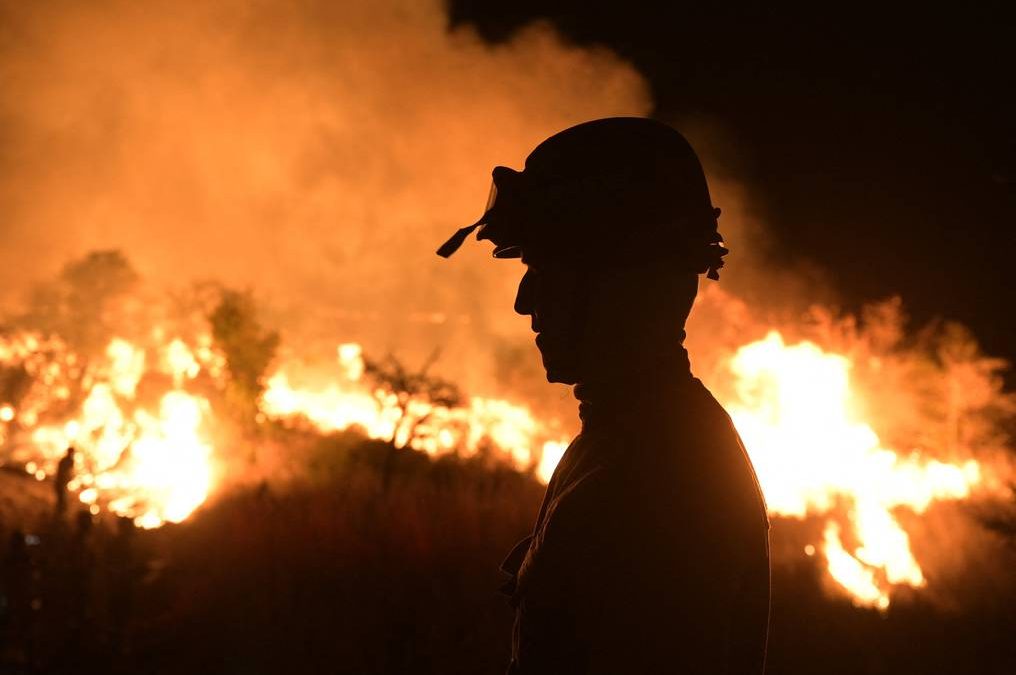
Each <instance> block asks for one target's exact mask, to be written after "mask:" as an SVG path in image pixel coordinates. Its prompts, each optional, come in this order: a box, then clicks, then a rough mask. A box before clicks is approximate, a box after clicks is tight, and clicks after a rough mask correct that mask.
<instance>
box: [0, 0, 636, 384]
mask: <svg viewBox="0 0 1016 675" xmlns="http://www.w3.org/2000/svg"><path fill="white" fill-rule="evenodd" d="M0 26H3V28H2V29H0V30H2V33H0V116H2V119H3V123H2V127H0V128H2V134H3V140H2V144H0V148H2V154H0V213H2V214H3V219H2V220H0V235H2V237H3V242H4V246H3V248H2V249H0V288H2V289H3V297H2V300H3V301H4V303H5V304H6V305H7V306H11V304H12V303H15V302H17V301H18V300H19V299H20V298H21V297H23V295H24V293H23V292H24V290H25V288H26V287H27V286H28V285H29V284H31V283H32V282H34V281H37V280H39V279H42V278H48V277H51V276H52V275H53V274H54V273H55V271H56V270H58V269H59V268H60V266H61V265H63V264H64V263H65V262H66V261H68V260H70V259H76V258H80V257H81V256H82V255H83V254H85V253H86V252H88V251H90V250H97V249H113V248H117V249H120V250H122V251H123V253H124V254H125V255H126V256H127V257H128V258H129V259H130V260H131V261H132V262H133V263H134V264H135V265H136V267H137V268H138V269H139V271H141V273H142V274H143V275H144V276H145V277H146V278H147V279H149V280H154V281H156V282H160V283H164V284H169V285H181V284H185V283H189V282H190V281H191V280H194V279H202V278H214V279H218V280H221V281H222V282H224V283H226V284H230V285H234V286H241V287H251V288H253V289H254V290H255V292H256V293H257V294H258V295H259V297H261V298H262V299H265V300H268V301H269V302H270V303H271V304H272V305H273V306H274V307H276V308H278V312H279V315H278V317H277V320H278V321H280V322H284V323H285V324H287V325H286V328H287V329H288V331H289V332H290V333H291V334H292V333H297V334H309V333H318V334H319V335H320V336H321V337H322V338H325V337H327V338H328V339H331V340H333V341H334V340H336V339H347V340H351V339H355V340H361V341H363V342H365V344H366V345H367V346H368V348H373V349H375V350H386V349H392V350H398V351H405V350H407V349H408V350H410V351H412V350H413V349H419V350H421V351H422V352H429V350H431V349H433V348H434V346H435V345H437V344H441V343H445V344H446V345H448V346H447V347H446V349H460V348H462V347H464V346H468V344H467V343H468V342H469V340H480V341H484V340H485V338H489V337H492V336H497V335H503V334H506V333H511V332H513V331H519V330H521V329H523V328H524V325H523V323H524V322H517V323H516V322H510V317H511V315H510V314H509V313H508V312H506V311H504V309H505V308H506V307H507V306H509V302H510V299H511V297H512V296H511V293H512V284H513V283H514V282H515V280H516V279H517V277H518V275H519V270H518V269H517V266H514V265H511V264H508V265H500V266H499V265H493V264H490V261H489V257H488V256H489V251H488V250H487V248H486V247H483V248H482V250H481V247H466V250H464V251H463V252H462V253H460V255H459V256H456V259H455V260H454V261H452V262H445V261H442V260H439V259H438V258H437V257H436V256H435V255H434V250H435V248H436V247H437V245H438V244H439V243H440V242H441V241H443V240H444V238H445V237H446V236H447V235H448V234H450V232H451V231H453V230H454V229H455V228H457V227H460V226H462V225H465V224H467V223H468V222H471V220H472V219H474V218H475V217H476V216H477V215H478V214H479V212H480V211H481V210H482V208H483V204H484V200H485V198H486V192H487V189H488V185H489V172H490V169H491V168H492V167H493V166H494V165H495V164H512V165H515V166H519V165H520V164H521V162H522V159H523V158H524V156H525V153H526V152H528V150H529V149H531V148H532V147H533V146H535V144H536V143H538V142H539V141H540V140H542V139H543V138H545V137H546V136H548V135H550V134H551V133H553V132H555V131H557V130H559V129H561V128H564V127H566V126H569V125H571V124H574V123H577V122H580V121H583V120H586V119H590V118H595V117H601V116H607V115H619V114H645V113H647V112H648V110H649V108H650V99H649V95H648V89H647V85H646V83H645V82H644V80H643V79H642V78H641V76H640V75H639V74H638V73H637V72H636V71H635V70H633V69H632V68H631V67H630V66H628V65H627V64H625V63H623V62H621V61H620V60H618V59H617V58H616V57H615V56H613V55H612V54H611V53H609V52H607V51H605V50H590V49H584V48H577V47H573V46H570V45H568V44H566V43H565V42H564V41H563V40H562V39H561V38H560V37H559V36H558V35H557V34H556V33H555V32H554V31H553V30H552V29H551V28H550V27H548V26H546V25H534V26H531V27H529V28H527V29H525V30H523V31H521V32H520V33H519V34H518V35H517V36H515V37H514V38H513V39H512V40H511V41H509V42H508V43H506V44H503V45H497V46H491V45H488V44H485V43H483V42H482V41H481V39H480V38H479V37H478V35H477V34H476V33H475V32H474V31H473V30H472V29H470V28H468V27H464V28H458V29H455V30H449V28H448V26H447V18H446V16H445V12H444V7H443V5H442V4H441V3H440V2H439V1H438V0H422V1H421V0H386V1H384V2H377V1H368V0H356V1H354V2H342V3H334V2H326V1H323V0H322V1H314V0H301V1H283V0H279V1H274V0H266V1H260V2H259V1H253V0H222V1H218V2H214V3H201V2H175V1H169V0H155V1H153V2H143V3H138V2H131V1H128V0H104V1H101V2H80V1H79V2H59V1H58V2H46V3H24V2H13V1H11V2H4V3H3V4H2V19H0ZM464 289H465V291H464ZM488 307H491V308H492V309H493V311H488ZM308 308H314V311H313V312H312V313H308ZM509 322H510V323H509ZM467 334H468V337H469V340H467V339H466V335H467ZM486 342H488V344H489V340H486ZM456 345H457V346H456ZM467 352H468V350H467ZM443 361H447V362H449V363H448V367H450V368H454V366H455V363H451V362H452V361H456V362H458V364H459V366H460V367H461V366H464V364H465V361H464V360H462V359H447V358H446V359H443ZM467 370H474V369H466V368H464V367H462V368H461V372H457V373H455V375H457V376H459V377H463V376H465V375H466V372H467ZM467 384H469V382H467Z"/></svg>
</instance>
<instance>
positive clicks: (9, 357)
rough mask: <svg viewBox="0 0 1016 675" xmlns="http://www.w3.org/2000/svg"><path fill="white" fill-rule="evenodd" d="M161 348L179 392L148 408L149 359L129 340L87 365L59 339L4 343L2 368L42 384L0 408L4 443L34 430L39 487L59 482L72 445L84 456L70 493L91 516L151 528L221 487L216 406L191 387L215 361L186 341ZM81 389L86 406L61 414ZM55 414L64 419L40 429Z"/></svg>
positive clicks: (31, 464)
mask: <svg viewBox="0 0 1016 675" xmlns="http://www.w3.org/2000/svg"><path fill="white" fill-rule="evenodd" d="M155 351H156V352H157V353H156V354H155V355H154V356H155V357H156V359H155V360H157V361H158V362H159V363H161V364H162V367H161V372H163V373H165V374H167V375H169V376H170V377H171V378H172V380H173V386H172V387H171V388H170V389H169V390H168V391H165V392H163V393H162V394H161V395H160V396H158V400H157V403H155V404H154V405H145V404H143V403H142V402H140V401H139V400H138V390H139V385H140V384H141V382H142V380H143V378H144V376H145V375H146V373H148V372H149V371H148V370H146V367H148V366H150V365H151V364H150V361H151V359H150V358H149V356H150V354H149V352H148V351H147V350H145V349H143V348H141V347H139V346H138V345H136V344H134V343H132V342H130V341H128V340H125V339H122V338H114V339H113V340H111V341H110V343H109V344H108V346H107V348H106V350H105V352H104V354H103V355H102V356H101V357H100V358H99V359H98V360H97V361H96V362H94V363H92V364H89V365H88V367H85V366H83V365H82V364H81V363H80V361H81V360H80V359H79V358H78V357H77V356H76V355H75V354H74V353H73V352H71V351H70V350H69V349H68V348H67V347H66V345H64V344H63V343H62V342H60V341H59V340H57V339H43V338H42V337H40V336H38V335H34V334H31V333H26V334H18V335H15V336H13V337H11V338H7V339H5V340H2V341H0V365H4V366H8V367H14V366H20V367H21V368H24V369H25V371H26V372H27V373H29V374H30V375H34V376H36V378H37V379H36V381H35V384H34V386H32V387H31V388H30V389H29V391H28V392H27V394H26V396H25V397H24V399H23V400H22V401H20V402H19V404H18V406H14V405H12V404H4V405H3V407H2V409H0V422H2V423H4V426H3V427H0V439H4V440H6V439H7V437H8V436H9V428H10V426H11V425H18V426H19V427H20V428H22V429H25V430H26V431H27V432H28V437H29V439H30V443H31V447H30V448H29V449H28V451H27V452H28V454H29V455H30V456H31V458H32V459H31V460H30V461H27V462H26V463H25V470H26V471H27V472H28V473H29V474H32V475H33V476H34V477H35V478H37V479H38V480H44V479H46V478H47V477H48V476H51V475H53V474H54V473H55V471H56V466H57V463H58V462H59V460H60V458H61V457H62V456H63V455H64V453H65V451H66V449H67V447H68V446H74V447H75V448H76V449H77V450H78V453H77V455H76V457H75V471H74V479H73V480H72V481H71V483H70V484H69V485H68V487H69V488H70V489H72V490H78V491H79V492H78V499H79V500H80V501H81V502H82V503H83V504H86V505H88V506H89V508H90V510H91V511H92V512H93V513H96V512H98V510H100V509H101V508H104V509H106V510H108V511H110V512H112V513H115V514H117V515H121V516H126V517H129V518H132V519H133V520H134V522H135V523H136V524H137V525H138V526H140V527H145V528H153V527H158V526H160V525H162V524H163V523H165V522H180V521H182V520H183V519H185V518H186V517H187V516H189V515H190V514H191V513H192V512H193V511H194V510H195V509H196V508H197V507H198V506H200V505H201V504H202V503H203V502H204V501H205V499H206V498H207V497H208V495H209V493H210V492H211V490H212V488H213V484H214V480H213V468H212V467H213V448H212V446H211V444H210V442H209V441H208V440H207V430H206V425H207V423H208V422H209V419H210V415H211V407H210V404H209V402H208V400H207V399H205V398H204V397H202V396H198V395H195V394H192V393H189V392H187V391H186V390H185V389H184V388H183V386H184V383H185V382H186V381H187V380H188V379H193V378H194V377H196V376H197V375H198V373H199V372H200V370H201V369H202V367H203V366H202V364H201V361H202V358H204V361H205V362H206V363H208V364H209V365H210V366H217V364H216V362H215V359H208V358H207V357H208V356H209V354H208V353H205V354H204V355H203V357H202V356H198V355H197V354H196V353H195V352H193V351H191V350H190V348H189V347H188V346H187V345H186V343H184V342H183V341H182V340H180V339H174V340H172V341H170V342H169V343H168V344H166V345H165V346H164V347H161V348H156V349H155ZM73 390H80V391H81V392H82V394H83V400H82V401H81V403H80V406H79V407H78V408H77V410H76V411H74V412H73V413H72V414H70V415H67V416H65V415H62V414H61V413H62V412H65V411H63V410H62V405H61V404H62V403H63V402H66V401H67V400H68V399H70V398H71V392H72V391H73ZM53 417H61V419H60V420H59V421H52V422H45V423H42V422H41V421H42V420H44V419H45V420H48V419H50V418H53ZM24 452H25V451H24V450H22V454H24ZM14 455H15V456H17V455H18V452H17V449H16V450H15V452H14ZM100 505H101V506H100Z"/></svg>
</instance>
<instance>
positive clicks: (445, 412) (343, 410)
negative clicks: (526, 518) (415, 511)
mask: <svg viewBox="0 0 1016 675" xmlns="http://www.w3.org/2000/svg"><path fill="white" fill-rule="evenodd" d="M337 353H338V358H337V365H338V369H339V375H338V377H336V378H334V379H331V380H329V381H326V382H325V383H323V384H319V385H318V386H310V385H302V386H300V385H297V384H294V380H296V379H298V378H297V376H296V375H292V374H290V373H289V372H288V371H287V370H286V368H285V367H283V368H280V369H279V370H278V371H277V372H276V373H275V374H274V375H273V376H272V377H271V378H269V380H268V383H267V387H266V389H265V392H264V394H263V395H262V398H261V410H262V412H263V413H265V414H266V415H268V416H269V417H273V418H285V417H291V416H297V415H298V416H302V417H304V418H306V419H307V420H308V421H310V422H311V423H312V424H313V425H314V426H315V427H317V428H318V429H320V430H322V431H336V430H342V429H347V428H350V427H354V426H355V427H360V428H361V429H362V430H363V431H364V432H365V433H366V434H367V436H369V437H370V438H376V439H384V440H387V441H391V442H393V443H395V444H396V445H399V446H408V447H412V448H414V449H416V450H420V451H422V452H426V453H427V454H429V455H432V456H433V455H439V454H446V453H451V452H458V453H460V454H463V455H464V456H470V455H473V454H475V453H477V452H478V451H479V450H480V449H481V448H482V447H484V446H490V447H492V448H493V449H495V450H497V451H500V452H501V457H502V459H504V460H505V461H507V462H508V463H509V464H511V465H512V466H515V467H516V468H518V469H521V470H526V469H529V468H531V467H533V466H538V467H539V468H538V469H537V473H538V474H539V475H541V476H543V475H544V474H546V476H547V477H549V474H550V472H553V465H550V464H549V463H548V459H550V458H555V457H556V459H554V461H553V464H554V465H556V463H557V459H560V455H561V454H562V453H563V452H564V447H566V446H567V444H566V443H562V442H561V441H560V440H552V439H548V438H547V435H548V432H547V430H546V429H545V427H544V426H543V425H542V424H541V423H540V422H538V421H537V419H536V418H535V417H534V415H533V414H532V412H531V411H530V410H529V409H528V408H526V407H525V406H521V405H516V404H513V403H509V402H507V401H503V400H499V399H491V398H483V397H479V396H474V397H472V398H470V399H469V400H468V403H467V404H466V405H462V406H454V407H449V406H445V405H440V404H435V403H431V402H429V401H427V400H423V399H421V398H414V399H411V400H410V401H409V402H408V404H407V405H406V406H405V410H403V409H402V407H401V406H400V402H399V400H398V398H397V397H396V396H395V395H393V394H392V393H390V392H385V391H383V390H380V389H377V388H372V387H371V386H370V385H368V384H367V383H366V382H365V381H364V379H363V376H364V373H365V366H364V361H363V352H362V349H361V348H360V346H359V345H356V344H343V345H339V347H338V349H337Z"/></svg>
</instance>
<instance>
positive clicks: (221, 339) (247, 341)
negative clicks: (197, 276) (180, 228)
mask: <svg viewBox="0 0 1016 675" xmlns="http://www.w3.org/2000/svg"><path fill="white" fill-rule="evenodd" d="M208 320H209V322H210V323H211V327H212V336H213V338H214V340H215V345H216V346H217V347H218V348H219V349H220V350H222V353H223V354H224V355H225V359H226V368H227V370H228V371H229V387H228V389H227V396H228V397H229V399H230V401H231V402H232V403H233V404H234V405H236V406H237V408H238V409H239V411H240V413H241V415H242V416H243V417H244V418H246V419H249V420H253V419H254V417H255V416H256V414H257V405H258V399H259V398H260V396H261V394H262V392H263V391H264V379H263V377H264V373H265V369H266V368H268V364H270V363H271V362H272V359H273V358H275V350H276V349H277V348H278V346H279V334H278V333H277V332H276V331H271V330H267V329H266V328H264V326H262V324H261V322H260V320H259V319H258V313H257V307H256V306H255V304H254V298H253V296H252V295H251V294H250V293H249V292H238V291H232V290H228V289H227V290H223V291H222V295H221V297H220V299H219V303H218V305H217V306H216V307H215V309H214V310H213V311H212V313H211V315H209V317H208Z"/></svg>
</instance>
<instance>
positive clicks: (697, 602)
mask: <svg viewBox="0 0 1016 675" xmlns="http://www.w3.org/2000/svg"><path fill="white" fill-rule="evenodd" d="M678 371H679V372H678V373H677V374H676V375H675V373H674V372H673V370H670V369H667V371H665V372H660V373H656V374H654V375H653V376H650V377H647V378H639V379H638V380H637V381H631V382H626V383H622V384H618V383H613V384H611V385H610V386H601V387H599V388H595V387H591V386H585V387H583V386H582V385H580V386H579V387H577V388H576V395H577V396H578V397H579V399H580V401H581V403H582V404H581V406H580V415H581V417H582V422H583V426H582V432H581V433H580V434H579V436H578V437H577V438H576V439H575V440H574V441H573V442H572V444H571V445H570V446H569V448H568V450H567V451H566V452H565V454H564V456H563V458H562V460H561V462H560V464H559V465H558V467H557V469H556V471H555V472H554V475H553V478H552V479H551V481H550V484H549V485H548V488H547V494H546V497H545V498H544V501H543V505H542V506H541V508H540V513H539V516H538V518H537V523H536V527H535V529H534V531H533V535H532V536H531V537H528V538H527V539H525V540H523V541H522V542H520V543H519V544H518V545H517V546H516V547H515V549H513V551H512V552H511V553H510V554H509V555H508V557H507V558H506V560H505V561H504V563H503V564H502V569H503V570H504V571H505V572H506V573H508V574H509V575H511V578H510V580H509V581H508V583H507V584H506V585H505V587H504V589H503V590H504V591H505V592H506V593H507V594H508V595H509V596H510V602H511V604H512V605H513V606H514V607H515V609H516V620H515V629H514V635H513V645H512V662H511V664H510V666H509V670H508V672H509V673H512V674H517V675H534V674H537V673H540V674H544V673H548V674H549V673H555V674H557V675H562V674H567V673H583V674H590V675H591V674H594V673H596V674H600V673H602V674H607V673H609V674H614V675H616V674H624V673H632V674H643V673H654V674H655V673H695V674H713V673H717V674H720V673H724V674H727V673H729V674H731V675H733V674H737V675H742V674H743V675H754V674H756V673H762V671H763V669H764V661H765V645H766V637H767V630H768V614H769V545H768V520H767V517H766V511H765V503H764V500H763V498H762V494H761V491H760V490H759V486H758V481H757V480H756V478H755V474H754V471H753V469H752V467H751V463H750V461H749V459H748V456H747V454H746V453H745V450H744V447H743V445H742V444H741V441H740V439H739V438H738V435H737V432H736V431H735V430H734V427H733V425H732V424H731V421H730V418H729V417H728V416H727V414H726V413H725V412H724V410H723V409H722V408H721V407H720V405H719V404H718V403H717V402H716V400H715V399H714V398H713V397H712V395H711V394H710V393H709V392H708V391H707V390H706V389H705V387H704V386H702V384H701V382H699V381H698V380H697V379H694V378H692V377H691V375H690V374H689V373H688V372H687V370H681V369H678Z"/></svg>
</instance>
